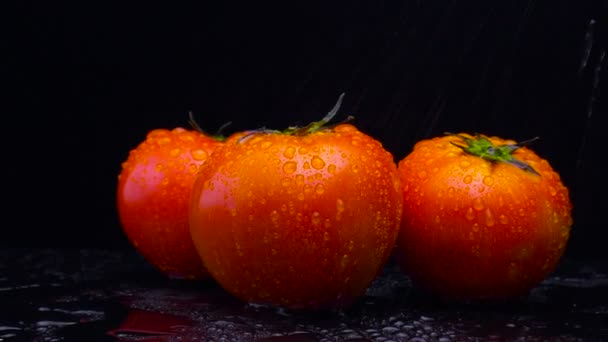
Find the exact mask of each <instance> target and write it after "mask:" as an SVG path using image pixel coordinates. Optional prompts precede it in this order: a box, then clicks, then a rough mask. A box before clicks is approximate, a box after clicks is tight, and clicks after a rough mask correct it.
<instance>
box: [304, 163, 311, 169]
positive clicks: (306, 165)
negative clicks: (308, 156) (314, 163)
mask: <svg viewBox="0 0 608 342" xmlns="http://www.w3.org/2000/svg"><path fill="white" fill-rule="evenodd" d="M302 167H303V168H304V170H309V169H310V163H309V162H304V165H303V166H302Z"/></svg>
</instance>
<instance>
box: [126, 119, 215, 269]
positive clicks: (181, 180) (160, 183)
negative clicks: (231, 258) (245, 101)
mask: <svg viewBox="0 0 608 342" xmlns="http://www.w3.org/2000/svg"><path fill="white" fill-rule="evenodd" d="M219 144H221V143H220V142H218V141H216V140H215V139H213V138H211V137H209V136H206V135H204V134H202V133H199V132H198V131H192V130H187V129H184V128H175V129H173V130H167V129H155V130H152V131H150V132H149V133H148V135H147V136H146V139H145V140H144V141H143V142H141V143H140V144H139V145H138V146H137V147H136V148H134V149H133V150H131V151H130V153H129V156H128V158H127V160H126V161H125V162H124V163H123V164H122V170H121V172H120V175H119V177H118V190H117V205H118V213H119V217H120V222H121V224H122V228H123V231H124V232H125V234H126V236H127V237H128V239H129V241H130V242H131V243H132V244H133V246H134V247H135V248H136V250H137V251H138V252H139V253H140V254H141V255H142V256H143V257H144V258H145V259H146V260H147V261H148V262H150V263H151V264H152V265H154V266H155V267H156V268H157V269H158V270H159V271H160V272H162V273H163V274H165V275H167V276H169V277H172V278H187V279H201V278H207V277H208V276H209V275H208V272H207V271H206V270H205V269H204V267H203V265H202V263H201V261H200V258H199V256H198V253H197V252H196V250H195V248H194V245H193V243H192V239H191V238H190V231H189V229H188V204H189V200H190V194H191V192H192V186H193V184H194V178H195V176H196V173H197V171H198V168H199V166H200V165H201V164H202V163H203V162H204V161H205V160H206V159H207V158H208V157H209V155H210V154H211V153H212V151H213V150H214V149H215V148H216V147H217V146H218V145H219Z"/></svg>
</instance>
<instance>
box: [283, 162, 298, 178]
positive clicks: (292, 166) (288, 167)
mask: <svg viewBox="0 0 608 342" xmlns="http://www.w3.org/2000/svg"><path fill="white" fill-rule="evenodd" d="M297 169H298V164H297V163H296V162H294V161H288V162H286V163H285V164H283V172H285V173H286V174H288V175H290V174H292V173H294V172H296V170H297Z"/></svg>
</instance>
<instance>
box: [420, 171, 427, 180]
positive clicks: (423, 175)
mask: <svg viewBox="0 0 608 342" xmlns="http://www.w3.org/2000/svg"><path fill="white" fill-rule="evenodd" d="M426 175H427V174H426V171H424V170H422V171H420V172H418V178H420V179H425V178H426Z"/></svg>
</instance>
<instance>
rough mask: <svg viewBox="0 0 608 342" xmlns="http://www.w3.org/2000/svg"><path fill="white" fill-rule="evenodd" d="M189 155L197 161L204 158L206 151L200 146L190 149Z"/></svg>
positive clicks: (206, 154) (205, 157)
mask: <svg viewBox="0 0 608 342" xmlns="http://www.w3.org/2000/svg"><path fill="white" fill-rule="evenodd" d="M190 155H191V156H192V159H194V160H197V161H201V160H205V159H207V157H208V153H207V151H205V150H203V149H202V148H195V149H193V150H190Z"/></svg>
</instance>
